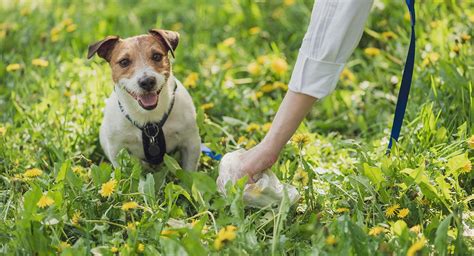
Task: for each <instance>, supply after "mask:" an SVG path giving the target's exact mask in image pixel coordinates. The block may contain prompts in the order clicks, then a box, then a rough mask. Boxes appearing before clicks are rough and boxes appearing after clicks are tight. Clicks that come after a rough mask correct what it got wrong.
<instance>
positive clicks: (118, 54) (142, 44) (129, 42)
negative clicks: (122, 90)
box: [88, 29, 179, 83]
mask: <svg viewBox="0 0 474 256" xmlns="http://www.w3.org/2000/svg"><path fill="white" fill-rule="evenodd" d="M178 42H179V34H178V33H177V32H174V31H168V30H158V29H153V30H150V33H149V34H146V35H139V36H134V37H130V38H126V39H118V37H107V38H106V39H104V40H102V41H99V42H97V43H95V44H92V45H91V46H89V53H88V58H91V57H92V56H93V55H94V54H95V53H96V52H97V54H98V55H99V56H100V57H102V58H104V59H105V60H107V61H108V62H109V64H110V67H111V68H112V79H113V80H114V82H115V83H117V81H119V80H120V79H121V78H130V77H132V76H133V75H134V73H135V72H136V71H137V70H140V69H143V68H147V67H149V68H152V69H153V70H154V71H156V72H157V73H159V74H162V75H163V76H165V77H166V78H168V77H169V76H170V74H171V65H170V60H169V58H168V52H171V55H173V57H174V50H175V49H176V47H177V46H178Z"/></svg>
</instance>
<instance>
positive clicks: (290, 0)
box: [283, 0, 295, 6]
mask: <svg viewBox="0 0 474 256" xmlns="http://www.w3.org/2000/svg"><path fill="white" fill-rule="evenodd" d="M283 4H284V5H285V6H291V5H293V4H295V0H283Z"/></svg>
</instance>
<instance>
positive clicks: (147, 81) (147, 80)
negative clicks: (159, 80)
mask: <svg viewBox="0 0 474 256" xmlns="http://www.w3.org/2000/svg"><path fill="white" fill-rule="evenodd" d="M138 85H140V87H141V88H142V89H143V90H147V91H151V90H152V89H153V88H154V87H155V85H156V78H154V77H153V76H147V77H143V78H140V79H138Z"/></svg>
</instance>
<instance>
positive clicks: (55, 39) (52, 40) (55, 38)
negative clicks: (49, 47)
mask: <svg viewBox="0 0 474 256" xmlns="http://www.w3.org/2000/svg"><path fill="white" fill-rule="evenodd" d="M57 41H59V35H58V34H54V35H51V42H53V43H54V42H57Z"/></svg>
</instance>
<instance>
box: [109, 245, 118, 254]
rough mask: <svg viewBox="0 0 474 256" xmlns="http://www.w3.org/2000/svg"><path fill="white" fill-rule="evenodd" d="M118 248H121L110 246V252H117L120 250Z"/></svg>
mask: <svg viewBox="0 0 474 256" xmlns="http://www.w3.org/2000/svg"><path fill="white" fill-rule="evenodd" d="M118 250H119V249H118V248H117V247H115V246H112V248H110V252H111V253H116V252H118Z"/></svg>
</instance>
